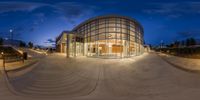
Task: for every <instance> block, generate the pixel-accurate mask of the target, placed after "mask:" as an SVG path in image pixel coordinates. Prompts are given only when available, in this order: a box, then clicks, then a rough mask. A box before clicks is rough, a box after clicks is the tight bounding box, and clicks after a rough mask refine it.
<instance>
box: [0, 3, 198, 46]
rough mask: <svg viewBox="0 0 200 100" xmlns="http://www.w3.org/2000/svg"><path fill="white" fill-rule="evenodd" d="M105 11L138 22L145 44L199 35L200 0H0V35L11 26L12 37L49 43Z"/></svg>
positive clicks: (7, 33)
mask: <svg viewBox="0 0 200 100" xmlns="http://www.w3.org/2000/svg"><path fill="white" fill-rule="evenodd" d="M107 14H117V15H122V16H129V17H132V18H134V19H136V20H137V21H139V22H140V23H141V24H142V26H143V27H144V34H145V36H144V37H145V42H146V43H147V44H154V45H156V44H159V43H160V41H161V40H163V41H164V42H165V43H170V42H173V41H175V40H182V39H184V38H187V37H195V38H200V1H192V0H159V1H156V0H152V1H151V0H137V1H136V0H135V1H134V0H1V1H0V37H4V38H9V37H10V34H9V29H13V32H14V39H21V40H24V41H26V42H29V41H32V42H33V43H34V44H39V45H49V43H48V42H51V40H54V39H55V38H56V36H58V35H59V34H60V33H61V32H62V31H63V30H71V29H72V28H73V27H74V26H76V25H78V24H80V23H81V22H83V21H84V20H86V19H89V18H91V17H95V16H99V15H107ZM48 40H49V41H48Z"/></svg>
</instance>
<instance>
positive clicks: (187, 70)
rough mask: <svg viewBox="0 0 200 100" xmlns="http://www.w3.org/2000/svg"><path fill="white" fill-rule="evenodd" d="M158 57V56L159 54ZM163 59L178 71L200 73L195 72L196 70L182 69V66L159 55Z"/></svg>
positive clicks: (199, 71) (198, 71)
mask: <svg viewBox="0 0 200 100" xmlns="http://www.w3.org/2000/svg"><path fill="white" fill-rule="evenodd" d="M157 55H158V54H157ZM158 56H159V57H160V58H161V59H163V60H164V61H165V62H167V63H168V64H170V65H172V66H173V67H175V68H177V69H180V70H183V71H186V72H190V73H200V70H194V69H189V68H185V67H182V66H180V65H177V64H174V63H172V62H170V61H169V60H167V59H166V58H164V57H162V56H160V55H158Z"/></svg>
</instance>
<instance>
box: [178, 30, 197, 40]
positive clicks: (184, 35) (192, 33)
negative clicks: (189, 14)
mask: <svg viewBox="0 0 200 100" xmlns="http://www.w3.org/2000/svg"><path fill="white" fill-rule="evenodd" d="M199 35H200V31H189V32H178V36H179V38H189V37H200V36H199Z"/></svg>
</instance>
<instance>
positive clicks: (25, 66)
mask: <svg viewBox="0 0 200 100" xmlns="http://www.w3.org/2000/svg"><path fill="white" fill-rule="evenodd" d="M37 62H38V60H36V61H33V62H31V63H29V64H26V65H22V66H21V67H19V68H16V69H8V70H6V72H11V71H20V70H23V69H25V68H27V67H29V66H32V65H34V64H36V63H37Z"/></svg>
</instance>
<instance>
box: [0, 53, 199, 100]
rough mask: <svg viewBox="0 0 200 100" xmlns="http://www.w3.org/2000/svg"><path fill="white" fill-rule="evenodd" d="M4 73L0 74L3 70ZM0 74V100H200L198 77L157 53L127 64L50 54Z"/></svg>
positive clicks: (124, 60)
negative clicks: (17, 68)
mask: <svg viewBox="0 0 200 100" xmlns="http://www.w3.org/2000/svg"><path fill="white" fill-rule="evenodd" d="M2 72H3V71H2ZM7 76H8V77H7V78H4V77H5V74H3V73H1V75H0V97H1V99H2V100H16V99H18V100H88V99H89V100H111V99H112V100H114V99H115V100H189V99H190V100H191V99H192V100H199V99H198V98H200V74H198V73H192V72H186V71H184V70H180V69H178V68H176V67H174V66H172V65H171V64H169V63H167V62H166V61H164V60H163V59H162V58H161V57H160V56H159V55H157V54H156V53H145V54H143V55H141V56H137V57H133V58H125V59H99V58H87V57H77V58H68V59H66V58H65V56H63V55H58V54H52V55H48V56H46V57H44V58H42V59H41V60H40V61H39V62H38V63H36V64H34V65H32V66H30V67H28V68H26V69H23V70H18V71H10V72H8V73H7Z"/></svg>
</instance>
